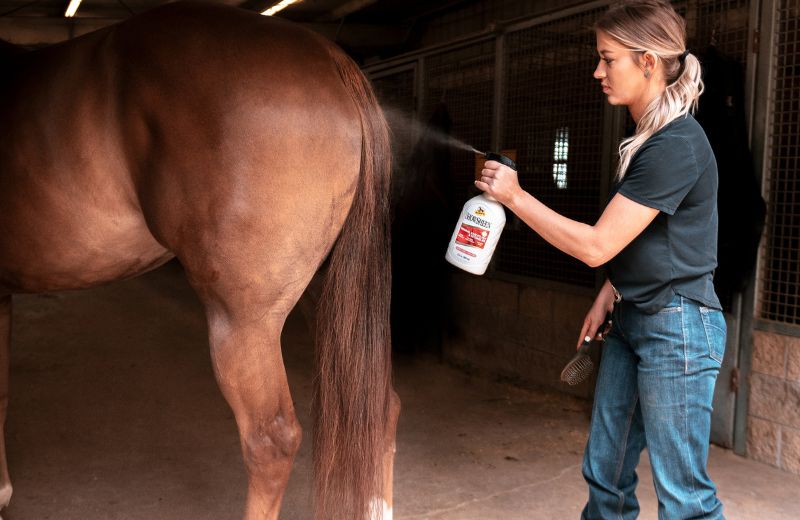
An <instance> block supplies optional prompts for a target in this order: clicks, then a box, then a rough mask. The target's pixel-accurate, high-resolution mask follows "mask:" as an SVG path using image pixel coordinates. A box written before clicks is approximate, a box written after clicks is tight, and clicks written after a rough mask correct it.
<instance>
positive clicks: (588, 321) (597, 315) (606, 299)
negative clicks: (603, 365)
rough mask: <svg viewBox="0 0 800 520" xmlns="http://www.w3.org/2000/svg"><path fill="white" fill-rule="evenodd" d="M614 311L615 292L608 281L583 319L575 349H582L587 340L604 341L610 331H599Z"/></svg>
mask: <svg viewBox="0 0 800 520" xmlns="http://www.w3.org/2000/svg"><path fill="white" fill-rule="evenodd" d="M613 309H614V290H613V289H612V288H611V282H609V281H608V280H606V283H604V284H603V287H602V288H601V289H600V292H599V293H598V294H597V298H595V300H594V303H593V304H592V307H591V308H590V309H589V312H588V313H586V317H585V318H584V319H583V327H582V328H581V335H580V337H579V338H578V345H577V346H576V347H575V348H576V349H577V348H580V346H581V343H583V342H584V341H585V339H586V338H589V339H590V340H592V339H596V340H600V341H602V340H603V339H605V335H606V334H607V333H608V329H606V330H599V329H600V326H601V325H602V324H603V322H605V320H606V314H608V313H610V312H611V311H612V310H613Z"/></svg>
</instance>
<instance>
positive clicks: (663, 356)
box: [581, 296, 725, 520]
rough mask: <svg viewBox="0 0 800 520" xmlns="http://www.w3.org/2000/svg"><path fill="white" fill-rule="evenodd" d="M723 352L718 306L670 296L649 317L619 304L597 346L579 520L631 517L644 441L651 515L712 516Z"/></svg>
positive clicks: (716, 507) (717, 510)
mask: <svg viewBox="0 0 800 520" xmlns="http://www.w3.org/2000/svg"><path fill="white" fill-rule="evenodd" d="M724 352H725V318H724V317H723V316H722V312H721V311H718V310H715V309H710V308H708V307H703V306H702V305H701V304H699V303H698V302H696V301H694V300H691V299H689V298H685V297H683V296H675V298H674V299H673V300H672V301H671V302H670V303H669V304H668V305H667V306H666V307H665V308H663V309H661V310H660V311H659V312H657V313H655V314H646V313H644V312H642V311H639V310H637V309H636V308H635V307H634V306H633V305H632V304H630V303H627V302H625V301H622V302H621V303H620V304H619V305H617V307H616V308H615V309H614V324H613V327H612V330H611V332H610V333H609V335H608V336H607V338H606V341H605V343H604V344H603V355H602V360H601V362H600V371H599V375H598V379H597V388H596V391H595V398H594V407H593V409H592V423H591V428H590V431H589V441H588V442H587V444H586V451H585V453H584V459H583V476H584V478H585V479H586V482H588V484H589V501H588V503H587V504H586V507H585V508H584V510H583V513H582V514H581V518H582V519H584V520H595V519H598V520H600V519H601V520H628V519H632V518H636V517H637V516H638V514H639V503H638V501H637V500H636V495H635V490H636V483H637V482H638V478H637V476H636V466H637V464H638V463H639V456H640V454H641V452H642V450H643V449H644V448H645V447H647V448H648V451H649V454H650V464H651V466H652V469H653V481H654V483H655V488H656V495H657V496H658V518H659V519H661V520H666V519H669V520H673V519H675V520H677V519H681V520H684V519H690V518H691V519H701V518H702V519H720V518H724V517H723V516H722V503H721V502H720V501H719V500H718V499H717V496H716V487H715V486H714V483H713V482H712V481H711V479H710V478H709V476H708V472H707V471H706V463H707V460H708V444H709V436H710V431H711V401H712V399H713V396H714V383H715V381H716V379H717V374H718V373H719V368H720V366H721V364H722V356H723V354H724Z"/></svg>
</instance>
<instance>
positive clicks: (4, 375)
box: [0, 295, 11, 511]
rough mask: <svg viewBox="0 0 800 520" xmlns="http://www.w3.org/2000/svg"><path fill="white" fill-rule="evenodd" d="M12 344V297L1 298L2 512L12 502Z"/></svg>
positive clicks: (0, 469) (0, 408)
mask: <svg viewBox="0 0 800 520" xmlns="http://www.w3.org/2000/svg"><path fill="white" fill-rule="evenodd" d="M10 342H11V296H10V295H6V296H0V511H2V510H3V508H4V507H6V506H7V505H8V502H9V500H11V479H10V478H9V476H8V461H7V459H6V441H5V425H6V412H7V411H8V358H9V354H10V348H9V344H10Z"/></svg>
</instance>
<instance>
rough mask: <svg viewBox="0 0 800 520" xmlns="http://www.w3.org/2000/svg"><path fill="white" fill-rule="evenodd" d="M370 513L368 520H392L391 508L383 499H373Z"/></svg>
mask: <svg viewBox="0 0 800 520" xmlns="http://www.w3.org/2000/svg"><path fill="white" fill-rule="evenodd" d="M370 511H371V513H370V520H392V508H391V507H389V504H388V503H387V502H386V500H384V499H383V498H373V499H372V505H371V506H370ZM381 512H382V513H383V516H381Z"/></svg>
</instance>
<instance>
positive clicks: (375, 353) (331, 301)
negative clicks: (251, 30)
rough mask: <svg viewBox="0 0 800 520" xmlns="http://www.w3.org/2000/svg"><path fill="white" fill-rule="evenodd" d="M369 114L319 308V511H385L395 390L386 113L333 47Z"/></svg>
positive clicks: (355, 518)
mask: <svg viewBox="0 0 800 520" xmlns="http://www.w3.org/2000/svg"><path fill="white" fill-rule="evenodd" d="M330 52H331V56H332V57H333V59H334V61H335V63H336V67H337V69H338V71H339V74H340V76H341V79H342V81H343V83H344V84H345V86H346V87H347V89H348V91H349V92H350V94H351V95H352V97H353V100H354V102H355V104H356V106H357V107H358V111H359V115H360V119H361V168H360V172H359V179H358V185H357V188H356V193H355V196H354V199H353V203H352V207H351V208H350V212H349V214H348V216H347V220H346V221H345V223H344V227H343V228H342V231H341V234H340V235H339V238H338V239H337V241H336V244H335V246H334V248H333V251H332V253H331V255H330V257H329V266H328V273H327V275H326V279H325V285H324V288H323V290H322V295H321V298H320V304H319V309H318V314H317V340H316V344H317V346H316V357H317V359H316V378H315V383H314V418H315V430H314V469H315V478H316V482H315V495H316V509H317V518H319V519H323V520H345V519H346V520H361V519H364V518H367V516H368V515H373V518H377V517H379V515H380V512H379V511H380V508H374V509H375V510H373V507H372V504H373V500H375V499H378V502H379V503H380V497H382V495H383V477H384V475H383V467H382V462H383V455H384V450H385V448H386V442H385V438H384V435H385V429H386V424H387V416H388V409H389V393H390V392H391V339H390V338H391V336H390V330H389V301H390V287H391V273H390V265H391V264H390V244H389V221H390V216H389V187H390V173H391V150H390V145H389V133H388V127H387V124H386V120H385V119H384V116H383V113H382V112H381V109H380V107H379V105H378V102H377V100H376V98H375V95H374V93H373V91H372V88H371V87H370V84H369V82H368V80H367V79H366V78H365V77H364V75H363V74H362V72H361V71H360V70H359V68H358V67H357V66H356V64H355V63H353V62H352V61H351V60H350V59H349V58H348V57H347V56H346V55H344V53H342V52H341V51H340V50H339V49H336V48H334V47H331V51H330Z"/></svg>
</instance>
